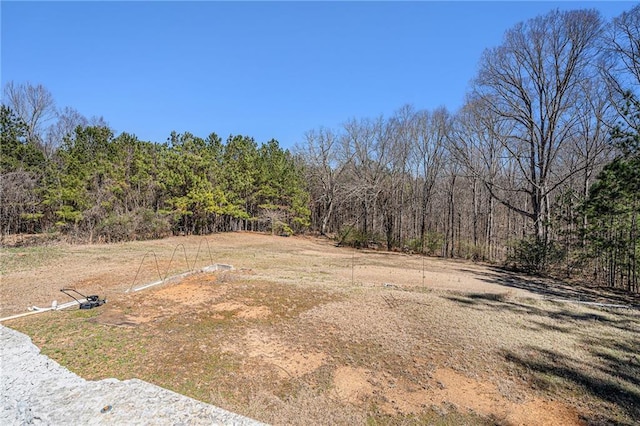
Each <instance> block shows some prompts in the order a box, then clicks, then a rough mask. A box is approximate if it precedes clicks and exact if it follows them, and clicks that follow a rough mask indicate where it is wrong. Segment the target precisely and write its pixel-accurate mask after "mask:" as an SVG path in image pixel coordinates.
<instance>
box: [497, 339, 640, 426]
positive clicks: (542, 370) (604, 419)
mask: <svg viewBox="0 0 640 426" xmlns="http://www.w3.org/2000/svg"><path fill="white" fill-rule="evenodd" d="M635 343H637V342H635ZM635 343H634V344H635ZM600 350H602V348H599V349H595V350H594V351H593V353H594V355H596V356H597V354H598V351H600ZM633 350H634V351H637V350H638V347H637V346H636V347H635V348H633ZM527 352H528V353H527V356H523V355H522V354H520V353H516V352H513V351H505V352H504V353H503V355H504V358H505V359H506V360H507V361H508V362H510V363H513V364H515V365H517V366H519V367H521V368H524V369H525V370H526V371H528V372H529V373H532V374H533V375H534V377H535V378H536V382H537V383H538V384H539V385H540V386H542V387H550V386H554V385H555V386H558V385H559V386H562V387H564V388H567V389H569V390H570V391H571V392H572V393H574V394H577V395H580V394H582V393H587V394H590V395H591V396H593V397H595V398H597V399H600V400H602V401H605V402H607V403H610V404H613V405H615V406H616V407H617V408H618V409H617V410H599V412H597V414H594V415H593V416H591V417H588V418H585V419H584V420H585V421H586V423H587V424H615V425H635V424H638V423H637V422H638V421H640V387H638V385H637V375H638V374H640V366H639V365H638V363H635V364H633V365H632V366H631V367H630V368H631V370H630V371H629V374H624V375H621V374H619V373H618V370H617V368H618V367H619V366H623V365H625V364H627V363H628V362H629V361H628V360H627V359H625V358H626V357H627V356H628V355H629V353H628V352H626V351H623V352H615V355H613V354H609V359H608V362H609V363H610V364H609V366H602V365H585V364H584V362H581V361H578V360H576V359H572V358H570V357H568V356H566V355H563V354H561V353H559V352H553V351H549V350H544V349H540V348H532V347H530V348H528V351H527ZM612 366H615V367H613V368H612Z"/></svg>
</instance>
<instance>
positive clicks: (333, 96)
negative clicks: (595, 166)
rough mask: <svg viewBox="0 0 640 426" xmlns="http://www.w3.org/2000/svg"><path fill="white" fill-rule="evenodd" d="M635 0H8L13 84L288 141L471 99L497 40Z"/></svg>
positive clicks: (141, 131) (174, 122)
mask: <svg viewBox="0 0 640 426" xmlns="http://www.w3.org/2000/svg"><path fill="white" fill-rule="evenodd" d="M634 4H635V3H634V2H604V1H603V2H585V1H580V2H578V1H564V2H429V1H426V2H268V1H266V2H204V1H202V2H110V1H103V2H15V1H5V0H3V1H2V3H1V5H0V7H1V11H0V13H1V20H2V30H1V36H2V53H1V61H2V62H1V64H2V67H1V71H2V77H1V80H2V85H3V87H4V84H5V83H6V82H8V81H14V82H17V83H19V82H27V81H28V82H31V83H34V84H38V83H40V84H43V85H44V86H45V87H46V88H48V89H49V90H50V91H51V92H52V94H53V96H54V98H55V100H56V103H57V105H58V106H59V107H65V106H71V107H73V108H76V109H77V110H78V111H80V112H81V113H82V114H84V115H86V116H103V117H104V119H105V120H106V121H107V123H109V125H110V126H111V127H112V128H113V129H114V130H115V131H116V133H117V134H118V133H120V132H123V131H126V132H129V133H134V134H136V135H137V136H138V137H139V138H140V139H142V140H150V141H155V142H162V141H165V140H166V139H167V137H168V136H169V134H170V132H171V131H172V130H175V131H177V132H184V131H189V132H191V133H194V134H196V135H198V136H202V137H206V136H207V135H208V134H209V133H211V132H216V133H217V134H218V135H220V136H221V137H222V138H223V139H226V137H227V136H229V135H230V134H234V135H235V134H243V135H248V136H252V137H254V138H255V139H256V140H257V141H258V142H266V141H268V140H269V139H271V138H275V139H277V140H278V141H279V142H280V144H281V145H282V146H283V147H286V148H290V147H293V145H294V144H295V143H296V142H301V141H302V140H303V136H304V133H305V132H306V131H308V130H311V129H315V128H318V127H320V126H324V127H329V128H337V127H338V126H340V125H341V123H343V122H344V121H346V120H348V119H350V118H354V117H355V118H364V117H376V116H379V115H384V116H389V115H391V114H393V112H394V111H395V110H397V109H398V108H400V107H401V106H402V105H404V104H407V103H409V104H413V105H414V106H415V107H416V108H418V109H432V108H436V107H438V106H446V107H447V108H449V109H450V110H452V111H455V110H456V109H457V108H459V107H460V106H461V104H462V102H463V101H464V96H465V93H466V91H467V88H468V84H469V81H470V80H471V79H473V78H474V76H475V74H476V70H477V63H478V60H479V58H480V55H481V54H482V51H483V50H484V49H485V48H489V47H493V46H497V45H499V44H500V43H501V40H502V36H503V34H504V32H505V31H506V30H507V29H509V28H511V27H512V26H513V25H515V24H516V23H518V22H520V21H523V20H527V19H529V18H533V17H535V16H537V15H540V14H544V13H546V12H548V11H549V10H552V9H555V8H560V9H562V10H566V9H578V8H585V7H587V8H594V9H598V10H599V11H600V12H601V13H602V14H603V16H604V17H605V18H606V19H610V18H612V17H614V16H617V15H619V14H620V13H621V12H623V11H626V10H629V9H631V8H632V7H633V5H634Z"/></svg>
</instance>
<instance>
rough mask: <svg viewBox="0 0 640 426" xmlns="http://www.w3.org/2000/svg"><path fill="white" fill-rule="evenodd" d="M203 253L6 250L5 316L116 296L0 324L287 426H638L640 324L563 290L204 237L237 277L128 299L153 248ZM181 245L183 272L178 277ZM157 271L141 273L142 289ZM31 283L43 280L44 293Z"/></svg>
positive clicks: (76, 361)
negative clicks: (559, 297)
mask: <svg viewBox="0 0 640 426" xmlns="http://www.w3.org/2000/svg"><path fill="white" fill-rule="evenodd" d="M202 241H203V239H202V238H196V237H191V238H182V239H179V238H175V239H167V240H162V241H153V242H138V243H129V244H120V245H110V246H54V247H50V248H48V250H49V251H50V252H48V253H47V254H43V255H41V256H40V255H38V256H40V257H38V256H36V254H35V253H36V252H35V251H34V252H33V254H31V252H29V251H28V250H40V249H39V248H32V249H27V248H25V249H16V250H14V251H13V252H9V253H8V254H7V253H4V254H3V256H7V257H8V258H9V261H8V262H6V263H5V265H7V266H6V267H5V268H4V269H3V281H2V287H1V289H2V292H3V303H2V305H3V306H2V307H1V308H2V309H3V313H4V314H9V313H14V312H15V311H16V308H15V306H19V303H20V302H23V301H25V297H24V296H25V294H32V296H31V297H32V298H31V299H29V300H30V301H33V302H32V303H29V304H37V303H40V304H43V305H46V304H47V303H46V301H47V300H50V299H51V297H52V295H55V294H56V293H55V292H56V291H57V290H55V284H49V287H47V286H46V285H45V284H44V283H45V282H50V281H54V282H55V283H62V282H64V281H66V282H67V283H68V284H70V285H76V286H79V287H80V286H84V288H87V289H89V290H92V289H93V290H95V289H96V286H98V283H99V284H100V286H102V288H103V289H104V290H105V291H108V292H109V294H110V297H109V299H110V300H109V302H108V303H107V304H106V305H104V306H102V307H100V308H98V309H94V310H91V311H79V310H68V311H58V312H50V313H45V314H40V315H36V316H30V317H25V318H22V319H19V320H13V321H9V322H6V323H5V325H8V326H10V327H12V328H15V329H18V330H20V331H22V332H25V333H27V334H28V335H30V336H31V337H32V338H33V341H34V343H35V344H37V345H38V346H40V347H41V348H42V350H43V352H44V353H45V354H47V355H49V356H51V357H52V358H54V359H56V360H57V361H58V362H60V363H61V364H63V365H65V366H67V367H68V368H70V369H71V370H72V371H75V372H76V373H78V374H80V375H82V376H83V377H85V378H88V379H101V378H106V377H117V378H120V379H126V378H132V377H138V378H141V379H143V380H147V381H150V382H153V383H156V384H158V385H160V386H163V387H167V388H169V389H172V390H175V391H177V392H180V393H183V394H186V395H189V396H191V397H194V398H197V399H199V400H202V401H206V402H210V403H213V404H216V405H219V406H221V407H223V408H226V409H229V410H232V411H235V412H238V413H241V414H244V415H248V416H251V417H254V418H257V419H259V420H262V421H265V422H269V423H274V424H372V425H378V424H452V425H453V424H455V425H458V424H505V425H506V424H535V425H543V424H548V425H556V424H598V423H602V424H610V423H617V424H634V423H636V422H637V421H638V420H639V419H640V408H639V407H640V379H639V377H640V359H639V358H638V352H639V350H640V337H639V335H638V330H639V329H640V315H639V314H638V311H637V310H633V309H628V310H621V309H616V310H603V309H595V308H592V307H588V306H583V305H576V304H566V303H556V302H551V301H548V300H543V299H542V298H541V297H540V296H541V294H540V293H541V292H540V291H538V289H539V288H542V287H544V288H545V289H546V290H549V288H550V287H549V285H551V286H553V284H552V283H540V282H538V281H532V280H529V279H525V278H524V277H518V276H515V275H512V274H507V273H504V272H501V271H497V270H495V269H491V268H488V267H484V266H479V265H473V264H465V263H460V262H446V261H442V260H434V259H427V260H426V262H425V263H424V268H423V259H421V258H420V257H417V256H407V255H402V254H389V253H377V252H369V253H365V252H354V251H352V250H349V249H342V248H336V247H334V246H333V245H332V244H331V243H330V242H328V241H325V240H317V239H305V238H281V237H270V236H262V235H254V234H231V235H216V236H213V237H211V238H210V239H209V240H208V241H209V243H210V247H209V249H210V251H211V258H209V253H208V252H209V250H207V251H206V252H205V253H206V258H205V257H200V259H201V261H202V263H199V265H204V264H207V263H210V260H211V259H213V261H214V262H219V263H230V264H233V265H234V266H235V267H236V270H235V271H232V272H224V273H217V274H204V273H201V274H196V275H192V276H190V277H188V278H186V279H184V280H182V281H181V282H179V283H174V284H168V285H164V286H158V287H154V288H151V289H149V290H146V291H142V292H138V293H125V292H124V290H125V289H126V288H128V287H129V286H130V285H131V281H132V280H133V276H134V275H135V273H136V271H137V269H138V267H139V265H140V261H141V258H142V257H143V256H144V254H145V253H146V252H148V251H149V250H154V252H155V253H156V257H157V258H158V263H159V264H161V265H163V266H164V267H165V268H167V270H169V271H181V270H185V269H186V268H185V265H187V264H189V265H190V266H189V267H191V265H192V264H193V263H194V261H193V259H195V254H196V253H197V252H199V253H200V254H199V256H201V253H202V252H203V250H202V246H203V244H202ZM177 244H183V246H184V252H185V253H186V257H187V259H186V260H183V265H182V267H181V266H180V265H179V264H178V262H171V263H173V265H169V259H170V256H171V254H172V252H174V251H175V247H176V245H177ZM198 246H199V247H200V250H198ZM20 250H22V251H20ZM180 250H182V248H180ZM20 253H27V254H24V255H20ZM147 257H149V256H147ZM184 257H185V256H183V258H184ZM5 258H6V257H5ZM27 259H28V262H27ZM174 260H175V256H174ZM145 262H146V261H145ZM25 265H27V266H25ZM154 269H155V265H153V264H151V265H150V266H149V265H146V264H145V265H143V268H142V274H141V277H142V278H139V279H140V282H145V280H147V281H151V280H154V279H156V278H155V277H154V276H153V275H154ZM27 270H28V271H29V272H28V273H27ZM155 273H157V272H155ZM29 274H31V276H32V278H35V281H36V282H37V283H38V282H40V283H42V284H41V285H40V287H39V288H37V289H36V290H35V291H32V292H31V293H29V292H28V290H29V288H30V287H29V283H27V282H26V281H27V279H26V277H27V276H29ZM39 280H40V281H39ZM69 281H71V282H69ZM542 284H544V286H543V285H542ZM527 288H531V289H533V290H536V293H532V292H528V291H527V290H526V289H527ZM552 288H555V287H552ZM19 290H21V291H23V293H22V297H21V298H17V297H15V296H14V293H15V292H16V291H19ZM5 296H7V298H5ZM55 297H57V298H60V296H59V295H55ZM38 298H40V299H38ZM5 301H8V303H7V304H5ZM49 303H50V302H49ZM12 307H13V308H12ZM12 309H13V310H12Z"/></svg>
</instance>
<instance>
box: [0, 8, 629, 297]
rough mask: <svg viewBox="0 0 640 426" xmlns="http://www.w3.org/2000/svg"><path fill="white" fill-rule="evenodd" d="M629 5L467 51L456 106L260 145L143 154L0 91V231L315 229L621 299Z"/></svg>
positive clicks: (104, 132)
mask: <svg viewBox="0 0 640 426" xmlns="http://www.w3.org/2000/svg"><path fill="white" fill-rule="evenodd" d="M639 63H640V6H635V7H634V8H632V9H631V10H629V11H628V12H625V13H623V14H622V15H620V16H619V17H617V18H615V19H613V20H612V21H611V22H605V21H604V20H603V19H602V17H601V16H600V14H599V13H598V12H596V11H594V10H576V11H568V12H561V11H552V12H549V13H548V14H546V15H543V16H538V17H536V18H533V19H530V20H528V21H526V22H523V23H520V24H518V25H516V26H514V27H513V28H512V29H510V30H508V31H507V32H506V34H505V36H504V39H503V42H502V44H501V45H500V46H497V47H494V48H491V49H487V50H486V51H485V52H484V54H483V55H482V57H481V59H480V63H479V67H478V74H477V76H476V78H475V79H474V80H473V82H472V84H471V89H470V90H469V92H468V94H467V99H466V102H465V104H464V106H463V107H462V108H460V109H459V110H458V111H455V112H451V111H448V110H447V109H446V108H437V109H434V110H417V109H415V108H414V107H413V106H411V105H405V106H402V107H401V108H399V109H398V110H397V111H396V112H395V113H394V114H392V115H391V116H390V117H382V116H381V117H373V118H371V117H363V118H352V119H350V120H347V121H346V122H345V123H344V124H343V125H342V126H340V127H339V128H335V129H329V128H318V129H313V130H310V131H309V132H307V133H306V135H305V137H304V140H302V141H301V142H300V143H298V144H297V145H296V147H295V148H294V150H293V152H291V151H289V150H285V149H282V148H281V147H280V146H279V144H278V142H277V141H276V140H271V141H269V142H267V143H263V144H260V145H258V144H257V143H256V142H255V140H254V139H252V138H251V137H248V136H233V135H232V136H229V138H227V140H226V141H224V142H223V141H222V139H221V138H220V137H218V136H217V135H216V134H215V133H212V134H210V135H209V136H208V137H206V138H201V137H198V136H195V135H192V134H190V133H188V132H185V133H176V132H173V133H172V134H171V135H170V136H169V138H168V139H167V141H165V142H163V143H153V142H146V141H140V140H138V139H137V138H136V137H135V136H134V135H131V134H128V133H122V134H120V135H118V136H116V135H114V133H113V131H112V130H111V129H110V128H109V126H108V125H106V123H105V122H104V120H102V119H101V118H92V119H87V118H85V117H83V116H82V115H81V114H79V113H78V112H77V111H75V110H73V109H72V108H65V109H62V110H58V109H57V108H55V103H54V102H53V97H52V95H51V94H50V93H49V92H48V91H47V90H46V89H45V88H44V87H42V86H40V85H37V86H34V85H31V84H29V83H23V84H16V83H13V82H10V83H9V84H7V85H6V86H5V90H4V99H3V105H2V120H1V125H2V162H1V168H2V169H1V181H0V184H1V185H2V188H1V189H2V206H1V207H0V209H1V210H0V225H1V227H2V233H3V235H8V234H12V233H20V232H51V231H60V232H62V233H64V234H66V235H70V236H73V237H75V238H80V239H86V240H91V241H98V240H100V241H119V240H128V239H134V238H156V237H160V236H164V235H167V234H170V233H210V232H218V231H231V230H261V231H270V232H274V233H278V234H290V233H294V232H306V231H312V232H318V233H320V234H324V235H330V236H335V237H336V238H337V240H338V241H339V242H340V243H342V244H349V245H353V246H357V247H365V246H366V247H372V246H376V247H381V248H385V249H387V250H404V251H412V252H420V253H426V254H432V255H440V256H446V257H464V258H470V259H475V260H484V261H491V262H506V263H507V264H509V265H510V266H513V267H516V268H519V269H523V270H526V271H528V272H532V273H548V272H550V271H553V272H555V273H558V272H561V273H563V274H566V275H568V276H573V275H579V276H582V277H583V278H588V279H589V280H590V281H592V282H595V283H598V284H605V285H608V286H611V287H619V288H624V289H626V290H628V291H634V292H638V291H640V288H639V286H638V272H639V271H640V266H639V265H638V262H637V258H638V255H639V254H640V237H639V232H638V231H639V229H638V227H639V224H638V219H639V212H640V200H638V197H639V194H640V139H639V134H640V127H639V126H640V98H639V95H640V66H639V65H638V64H639Z"/></svg>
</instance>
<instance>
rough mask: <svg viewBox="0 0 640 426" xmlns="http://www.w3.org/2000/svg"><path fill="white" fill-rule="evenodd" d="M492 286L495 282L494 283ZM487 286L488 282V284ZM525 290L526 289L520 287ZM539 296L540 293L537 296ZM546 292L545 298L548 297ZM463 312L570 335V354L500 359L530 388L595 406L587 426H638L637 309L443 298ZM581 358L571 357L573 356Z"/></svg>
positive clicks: (525, 352) (518, 351)
mask: <svg viewBox="0 0 640 426" xmlns="http://www.w3.org/2000/svg"><path fill="white" fill-rule="evenodd" d="M492 279H493V280H494V282H495V280H497V278H496V277H493V278H492ZM487 280H489V278H487ZM523 285H524V284H523ZM540 291H542V290H540ZM552 291H553V289H550V290H549V291H547V292H546V293H545V294H550V292H552ZM443 297H445V298H446V299H448V300H451V301H453V302H456V303H458V304H460V306H461V307H464V308H465V309H473V310H478V311H482V312H488V313H491V312H495V313H498V312H508V313H511V314H514V315H518V316H521V317H524V318H525V320H524V321H521V322H520V323H519V324H520V325H518V326H517V327H520V328H522V329H523V330H525V329H527V330H533V331H535V332H545V331H549V332H556V333H563V334H567V335H572V336H573V339H575V340H574V342H575V343H573V344H572V348H571V349H569V348H567V350H563V348H562V347H558V348H554V350H548V349H542V348H538V347H534V346H525V347H515V348H513V349H509V350H505V351H503V352H502V356H503V357H504V359H505V360H506V361H507V362H508V363H511V364H514V365H516V366H517V367H519V368H520V369H522V370H523V371H524V372H525V373H526V374H528V375H531V377H532V382H533V383H535V384H537V385H538V386H539V387H541V388H542V389H543V390H546V391H548V392H550V393H552V394H554V393H556V392H557V391H558V390H559V391H560V394H562V395H568V398H570V399H573V396H576V397H577V398H578V399H579V400H582V398H581V396H582V395H589V396H590V397H591V399H590V400H591V401H594V400H596V401H599V402H597V403H596V405H595V408H594V406H591V408H592V409H593V412H595V413H596V414H593V415H592V416H591V417H590V418H585V419H584V420H585V422H586V423H587V424H615V425H638V424H640V333H638V331H640V312H638V310H636V309H597V308H595V307H593V306H580V307H578V306H577V305H574V304H567V303H559V302H552V301H541V300H538V299H517V298H511V297H509V296H508V295H507V294H503V295H500V294H498V295H496V294H481V293H480V294H476V293H473V294H450V295H447V296H443ZM565 297H566V296H565ZM576 352H577V353H578V354H581V355H573V354H574V353H576Z"/></svg>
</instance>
